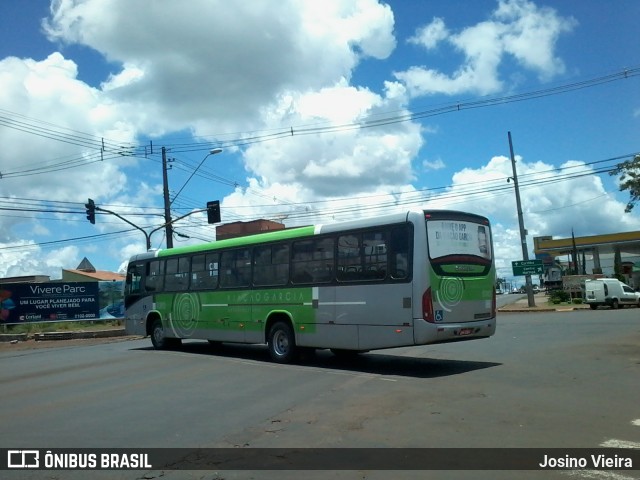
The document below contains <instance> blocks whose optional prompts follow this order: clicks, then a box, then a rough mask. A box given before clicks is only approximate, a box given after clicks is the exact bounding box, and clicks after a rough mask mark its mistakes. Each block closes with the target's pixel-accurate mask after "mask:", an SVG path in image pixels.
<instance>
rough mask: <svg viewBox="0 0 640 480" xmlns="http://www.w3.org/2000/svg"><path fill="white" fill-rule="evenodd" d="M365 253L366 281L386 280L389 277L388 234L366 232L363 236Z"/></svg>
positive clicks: (364, 271) (364, 269)
mask: <svg viewBox="0 0 640 480" xmlns="http://www.w3.org/2000/svg"><path fill="white" fill-rule="evenodd" d="M362 249H363V252H364V264H363V269H362V270H363V276H364V279H365V280H384V278H385V277H386V276H387V250H388V248H387V235H386V232H381V231H377V232H365V233H363V234H362Z"/></svg>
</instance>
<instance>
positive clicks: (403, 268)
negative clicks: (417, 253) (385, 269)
mask: <svg viewBox="0 0 640 480" xmlns="http://www.w3.org/2000/svg"><path fill="white" fill-rule="evenodd" d="M410 245H411V229H410V228H409V226H408V225H401V226H398V227H393V228H392V229H391V238H390V242H389V251H390V255H389V269H390V275H391V278H392V279H394V280H404V279H406V278H409V276H410V273H411V272H410V271H409V267H410V266H411V263H410V260H411V259H410V255H409V253H410Z"/></svg>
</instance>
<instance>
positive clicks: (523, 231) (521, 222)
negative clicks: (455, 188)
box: [507, 132, 536, 307]
mask: <svg viewBox="0 0 640 480" xmlns="http://www.w3.org/2000/svg"><path fill="white" fill-rule="evenodd" d="M507 133H508V134H509V151H510V152H511V166H512V167H513V185H514V187H515V190H516V208H517V209H518V223H519V225H520V242H521V244H522V259H523V260H524V261H527V260H529V252H528V251H527V230H526V229H525V228H524V218H523V216H522V205H521V203H520V188H519V187H518V173H517V172H516V157H515V155H514V154H513V142H512V141H511V132H507ZM524 278H525V283H526V289H527V299H528V301H529V306H530V307H535V306H536V303H535V300H534V298H533V286H532V284H531V275H525V277H524Z"/></svg>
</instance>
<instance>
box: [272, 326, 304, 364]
mask: <svg viewBox="0 0 640 480" xmlns="http://www.w3.org/2000/svg"><path fill="white" fill-rule="evenodd" d="M267 345H268V346H269V355H271V360H273V361H274V362H276V363H290V362H292V361H294V360H295V358H296V356H297V348H296V338H295V335H294V334H293V330H292V328H291V326H290V325H289V324H288V323H286V322H276V323H274V324H273V325H272V326H271V328H270V329H269V337H268V340H267Z"/></svg>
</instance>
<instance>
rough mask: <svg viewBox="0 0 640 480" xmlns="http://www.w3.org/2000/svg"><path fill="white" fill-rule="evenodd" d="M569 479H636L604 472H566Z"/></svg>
mask: <svg viewBox="0 0 640 480" xmlns="http://www.w3.org/2000/svg"><path fill="white" fill-rule="evenodd" d="M566 473H567V475H569V476H570V477H580V478H606V479H607V480H636V477H627V476H626V475H620V474H619V473H615V472H606V471H604V470H572V471H570V472H566Z"/></svg>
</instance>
